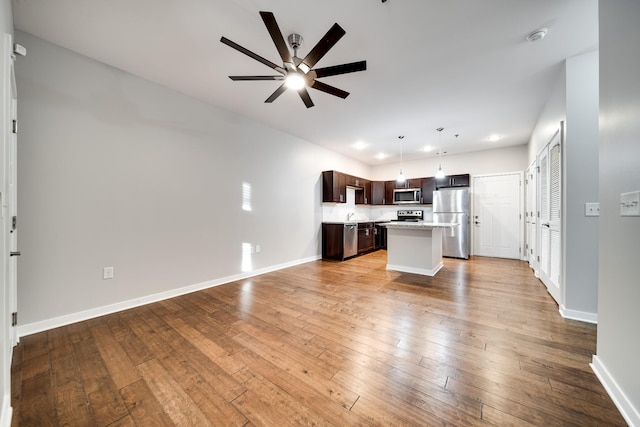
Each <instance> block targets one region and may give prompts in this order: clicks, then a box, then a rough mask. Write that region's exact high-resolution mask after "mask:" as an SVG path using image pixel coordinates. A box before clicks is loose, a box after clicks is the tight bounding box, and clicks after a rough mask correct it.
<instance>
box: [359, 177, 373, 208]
mask: <svg viewBox="0 0 640 427" xmlns="http://www.w3.org/2000/svg"><path fill="white" fill-rule="evenodd" d="M370 204H371V181H369V180H366V179H359V180H358V186H357V188H356V205H370Z"/></svg>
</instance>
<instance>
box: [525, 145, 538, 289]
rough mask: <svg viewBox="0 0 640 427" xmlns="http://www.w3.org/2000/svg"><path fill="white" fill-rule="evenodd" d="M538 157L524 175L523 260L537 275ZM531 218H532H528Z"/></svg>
mask: <svg viewBox="0 0 640 427" xmlns="http://www.w3.org/2000/svg"><path fill="white" fill-rule="evenodd" d="M537 168H538V157H537V156H536V158H535V159H534V160H533V161H532V162H531V164H530V165H529V167H528V168H527V171H526V175H525V181H524V182H525V187H524V188H525V250H526V251H527V254H526V256H525V257H524V258H525V260H527V261H529V266H530V267H531V268H532V269H533V272H534V274H535V276H536V277H538V261H537V257H538V228H537V227H538V217H537V212H538V192H537V190H538V169H537ZM529 218H533V220H531V219H529ZM531 221H533V231H532V232H531V233H530V232H529V225H528V224H529V223H531Z"/></svg>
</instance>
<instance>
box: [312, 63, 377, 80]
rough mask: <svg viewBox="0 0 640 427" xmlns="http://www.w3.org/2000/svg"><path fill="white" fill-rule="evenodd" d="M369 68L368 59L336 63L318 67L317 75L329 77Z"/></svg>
mask: <svg viewBox="0 0 640 427" xmlns="http://www.w3.org/2000/svg"><path fill="white" fill-rule="evenodd" d="M366 69H367V61H358V62H351V63H349V64H341V65H334V66H332V67H324V68H316V69H314V70H313V71H315V72H316V77H329V76H336V75H338V74H347V73H355V72H357V71H365V70H366Z"/></svg>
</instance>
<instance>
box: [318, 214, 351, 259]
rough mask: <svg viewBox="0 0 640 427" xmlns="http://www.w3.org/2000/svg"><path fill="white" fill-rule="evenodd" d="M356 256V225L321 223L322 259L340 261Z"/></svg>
mask: <svg viewBox="0 0 640 427" xmlns="http://www.w3.org/2000/svg"><path fill="white" fill-rule="evenodd" d="M355 255H358V226H357V225H356V224H352V225H345V224H339V223H338V224H333V223H322V258H323V259H335V260H339V261H342V260H344V259H346V258H349V257H352V256H355Z"/></svg>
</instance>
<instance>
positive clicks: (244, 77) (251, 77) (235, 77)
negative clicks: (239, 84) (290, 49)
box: [229, 75, 284, 81]
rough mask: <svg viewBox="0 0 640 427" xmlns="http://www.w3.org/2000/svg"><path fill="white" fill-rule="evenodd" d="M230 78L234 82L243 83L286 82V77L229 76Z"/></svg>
mask: <svg viewBox="0 0 640 427" xmlns="http://www.w3.org/2000/svg"><path fill="white" fill-rule="evenodd" d="M229 78H230V79H231V80H233V81H242V80H284V76H281V75H277V76H229Z"/></svg>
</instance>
